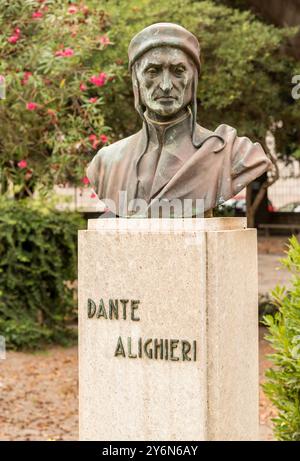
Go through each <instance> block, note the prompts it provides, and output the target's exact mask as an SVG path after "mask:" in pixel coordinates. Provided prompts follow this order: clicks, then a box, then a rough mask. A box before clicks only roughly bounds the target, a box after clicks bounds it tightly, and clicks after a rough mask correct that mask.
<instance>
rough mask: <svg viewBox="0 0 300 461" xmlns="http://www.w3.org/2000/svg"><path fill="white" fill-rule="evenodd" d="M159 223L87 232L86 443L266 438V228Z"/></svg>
mask: <svg viewBox="0 0 300 461" xmlns="http://www.w3.org/2000/svg"><path fill="white" fill-rule="evenodd" d="M129 221H130V224H128V222H129ZM134 221H136V223H134ZM151 221H152V220H150V219H145V220H143V219H141V220H122V219H119V220H113V219H106V220H105V219H102V220H101V219H99V220H97V221H94V222H93V221H90V222H89V230H87V231H80V233H79V333H80V334H79V360H80V439H81V440H254V439H258V333H257V331H258V322H257V261H256V231H255V230H253V229H247V230H246V229H243V228H244V227H245V221H244V220H243V219H239V218H234V219H232V218H230V219H227V218H219V219H207V220H206V219H205V220H204V219H203V220H200V219H199V220H194V221H196V223H195V224H192V222H190V223H188V222H185V220H168V219H166V220H161V224H157V226H159V225H160V226H161V229H158V228H156V229H155V225H154V222H152V223H151ZM174 221H177V223H175V224H174ZM135 224H136V225H139V226H140V228H139V230H138V229H137V228H136V226H135ZM227 224H228V225H229V229H230V230H225V229H226V225H227ZM192 225H194V226H195V227H196V228H197V227H198V230H197V229H196V228H195V227H194V228H193V229H191V226H192ZM130 226H132V227H130ZM174 226H175V230H174ZM189 226H190V228H189ZM206 226H207V229H205V228H206ZM93 227H94V228H97V230H91V229H92V228H93ZM213 229H215V230H213ZM217 229H222V230H217ZM88 299H90V300H92V301H93V302H94V303H95V305H96V308H97V310H96V311H95V312H94V314H93V315H92V316H90V318H89V317H88ZM110 300H111V301H110ZM121 300H123V301H122V302H121ZM116 301H118V303H116ZM132 302H134V303H133V304H132ZM117 305H118V316H119V317H118V319H116V312H117V310H116V306H117ZM90 306H92V311H91V313H93V311H94V310H95V309H94V308H93V304H92V302H91V301H90ZM99 306H100V310H99ZM110 306H111V312H110ZM124 306H125V307H126V309H125V310H123V308H124ZM132 306H133V307H134V308H133V311H134V312H133V317H132ZM103 308H104V309H105V312H106V314H107V315H106V316H105V315H104V314H103V313H104V310H103ZM114 309H115V310H114ZM125 311H126V312H125ZM124 312H125V314H124ZM110 313H111V315H110ZM97 314H99V315H98V317H97ZM100 314H101V315H100ZM124 317H125V318H124ZM120 338H121V339H120ZM128 338H130V340H128ZM140 338H141V340H140V343H141V344H140V346H141V348H140V350H139V339H140ZM150 339H152V342H148V346H147V347H146V350H145V349H144V345H145V342H147V340H150ZM161 339H163V340H164V341H163V342H162V343H160V340H161ZM154 340H156V342H155V341H154ZM166 341H167V342H166ZM195 342H196V343H195ZM158 344H160V345H161V344H162V345H163V347H164V351H163V354H162V356H161V355H160V354H161V350H160V349H159V348H158V347H156V354H155V351H154V350H153V351H152V357H150V355H151V354H150V353H149V351H150V349H151V346H152V348H154V346H155V345H156V346H157V345H158ZM166 345H167V346H168V347H166ZM189 346H190V347H189ZM130 347H131V350H129V349H130ZM195 348H196V356H195V354H194V352H195ZM167 350H168V356H167V357H166V351H167ZM116 352H117V354H116ZM124 355H125V356H124ZM140 355H142V356H141V357H140ZM129 356H131V357H129ZM177 359H178V360H177ZM189 359H190V360H189Z"/></svg>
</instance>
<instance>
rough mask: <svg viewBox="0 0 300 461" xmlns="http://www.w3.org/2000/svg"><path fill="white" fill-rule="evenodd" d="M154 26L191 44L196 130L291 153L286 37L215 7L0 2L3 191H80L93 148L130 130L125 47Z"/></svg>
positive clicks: (118, 1) (205, 3) (296, 110)
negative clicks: (219, 131) (228, 128)
mask: <svg viewBox="0 0 300 461" xmlns="http://www.w3.org/2000/svg"><path fill="white" fill-rule="evenodd" d="M160 21H171V22H175V23H178V24H182V25H183V26H185V27H186V28H188V29H189V30H191V31H192V32H193V33H194V34H195V35H196V36H197V37H198V38H199V41H200V44H201V60H202V63H203V66H202V69H203V70H202V72H201V76H200V84H199V92H198V105H199V111H198V115H199V122H200V123H201V124H203V125H204V126H206V127H207V128H210V129H215V128H216V127H217V125H219V124H220V123H228V124H230V125H232V126H234V127H236V128H237V129H238V130H239V133H240V134H241V135H247V136H249V137H250V138H251V139H254V140H257V141H261V142H263V141H264V137H265V133H266V131H267V129H271V130H273V132H274V136H275V138H276V144H277V147H278V151H279V152H282V153H283V154H285V155H286V154H290V153H292V154H293V153H294V152H295V151H296V150H297V148H298V146H299V136H300V134H299V128H298V127H299V123H298V120H299V116H300V105H299V104H297V101H294V100H293V98H292V97H291V89H292V85H290V84H289V82H290V81H291V76H292V75H297V74H299V73H300V68H299V63H297V62H296V61H295V60H293V59H292V58H290V57H289V56H287V55H286V54H284V51H283V50H284V44H286V43H287V41H288V39H289V37H290V36H292V35H294V34H295V33H296V30H295V29H285V28H276V27H274V26H272V25H269V24H265V23H263V22H262V21H261V20H259V19H258V18H257V17H255V16H254V15H253V14H252V13H250V12H248V11H239V10H238V9H234V8H230V7H226V6H224V5H222V4H220V2H217V1H213V0H202V1H195V0H173V1H172V5H171V7H170V1H169V0H159V1H157V2H154V1H152V0H130V1H127V0H106V1H99V0H77V1H67V0H0V87H1V86H3V82H5V86H6V95H5V96H6V97H5V99H0V192H1V193H2V194H3V193H5V192H6V191H7V190H8V189H9V188H10V189H11V190H13V193H14V195H15V197H16V198H20V197H24V196H28V195H30V194H32V192H33V191H34V190H35V189H36V188H37V187H38V186H44V187H45V188H48V189H51V188H52V186H53V184H70V183H71V184H77V185H82V182H83V183H85V182H86V181H87V178H86V177H85V169H86V166H87V164H88V163H89V161H90V160H91V159H92V157H93V155H94V154H95V152H96V151H97V149H99V148H100V147H102V146H103V145H104V144H105V143H107V142H111V141H115V140H118V139H119V138H122V137H124V136H128V135H130V134H132V133H133V132H134V131H136V130H138V129H139V128H140V125H141V121H140V119H139V117H138V116H137V113H136V111H135V109H134V104H133V93H132V85H131V79H130V75H129V73H128V60H127V48H128V44H129V42H130V39H131V38H132V36H133V35H134V34H135V33H136V32H138V31H140V30H141V29H142V28H144V27H145V26H147V25H149V24H152V23H155V22H160ZM0 91H1V88H0ZM275 96H276V97H275ZM0 98H1V96H0ZM279 121H280V126H284V129H281V128H280V127H279V125H278V123H277V122H279Z"/></svg>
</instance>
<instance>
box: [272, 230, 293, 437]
mask: <svg viewBox="0 0 300 461" xmlns="http://www.w3.org/2000/svg"><path fill="white" fill-rule="evenodd" d="M283 264H284V265H285V266H286V267H287V268H288V269H289V271H290V272H291V277H292V279H291V282H292V283H291V288H290V289H289V290H287V289H286V288H285V287H279V286H278V287H276V289H275V290H274V291H273V293H272V296H273V298H274V302H275V304H276V305H277V306H278V309H279V312H278V313H276V314H275V316H274V317H273V316H271V315H268V316H266V317H265V324H266V325H267V327H268V330H269V334H268V336H267V339H268V340H269V341H270V343H271V344H272V347H273V349H274V353H273V354H272V355H270V356H269V357H270V359H271V360H272V362H273V364H274V367H273V368H271V369H269V370H267V373H266V376H267V382H266V384H265V385H264V391H265V393H266V394H267V395H268V397H269V398H270V400H271V401H272V402H273V404H274V405H275V407H276V408H277V409H278V416H277V417H276V418H274V420H273V421H274V429H275V435H276V437H277V438H278V439H279V440H291V441H295V440H297V441H299V440H300V243H299V241H298V240H297V239H296V237H292V238H291V239H290V246H289V251H288V253H287V257H286V258H285V259H284V260H283Z"/></svg>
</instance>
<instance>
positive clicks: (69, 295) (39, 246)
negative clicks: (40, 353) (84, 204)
mask: <svg viewBox="0 0 300 461" xmlns="http://www.w3.org/2000/svg"><path fill="white" fill-rule="evenodd" d="M78 228H84V222H83V220H82V218H80V217H79V215H78V214H74V213H61V212H59V211H53V209H51V208H50V209H48V208H47V207H45V204H44V203H43V205H42V206H41V204H39V203H38V202H37V201H33V200H23V201H22V200H13V201H4V200H1V201H0V333H1V335H3V336H4V337H5V339H6V343H7V346H8V347H10V348H14V349H18V348H20V347H23V348H24V347H27V348H34V347H37V346H41V345H44V344H45V343H50V342H56V343H59V344H65V343H67V341H68V339H71V337H72V330H70V329H68V328H67V326H68V323H70V322H71V321H72V320H74V319H76V309H75V305H76V298H75V285H74V281H75V280H76V278H77V262H76V261H77V251H76V247H77V230H78Z"/></svg>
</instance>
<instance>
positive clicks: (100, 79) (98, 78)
mask: <svg viewBox="0 0 300 461" xmlns="http://www.w3.org/2000/svg"><path fill="white" fill-rule="evenodd" d="M106 78H107V75H106V74H105V73H104V72H101V74H99V75H92V77H91V78H90V82H91V83H93V84H94V85H96V86H103V85H104V84H105V81H106Z"/></svg>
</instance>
